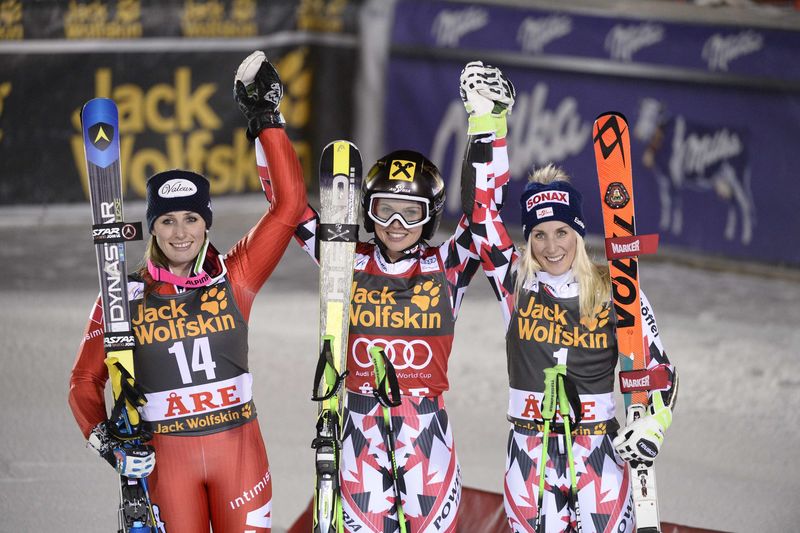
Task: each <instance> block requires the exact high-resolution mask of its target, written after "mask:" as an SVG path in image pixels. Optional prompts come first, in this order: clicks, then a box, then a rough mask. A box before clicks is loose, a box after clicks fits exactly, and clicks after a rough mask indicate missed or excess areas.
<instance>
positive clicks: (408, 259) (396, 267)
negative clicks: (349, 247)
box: [373, 239, 425, 275]
mask: <svg viewBox="0 0 800 533" xmlns="http://www.w3.org/2000/svg"><path fill="white" fill-rule="evenodd" d="M375 240H376V242H377V243H380V241H379V240H378V239H375ZM424 249H425V246H424V245H423V244H422V243H420V244H418V245H417V249H416V250H415V251H414V252H412V253H406V254H405V255H403V257H401V258H400V259H398V260H397V261H391V260H390V259H389V258H388V257H386V253H385V252H384V250H383V248H382V247H381V245H380V244H376V246H375V249H374V251H373V257H374V259H375V263H376V264H377V265H378V268H379V269H380V271H381V272H385V273H386V274H395V275H396V274H402V273H403V272H406V271H408V269H409V268H411V267H412V266H414V265H416V264H417V262H418V261H419V258H420V257H421V256H422V252H423V250H424Z"/></svg>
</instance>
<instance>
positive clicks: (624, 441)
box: [613, 393, 672, 466]
mask: <svg viewBox="0 0 800 533" xmlns="http://www.w3.org/2000/svg"><path fill="white" fill-rule="evenodd" d="M670 424H672V409H670V408H669V407H667V406H665V405H664V402H663V400H662V399H661V394H659V393H655V394H653V405H651V406H650V413H649V414H646V415H644V416H642V417H641V418H639V419H638V420H634V421H633V422H631V423H630V424H628V426H627V427H626V428H625V429H623V430H621V431H620V433H619V434H618V435H617V436H616V437H615V438H614V441H613V444H614V448H616V450H617V453H619V455H620V457H622V459H623V460H625V461H627V462H629V463H634V464H635V463H644V464H645V465H647V466H649V465H651V464H652V463H653V459H655V458H656V456H657V455H658V452H659V450H660V449H661V445H662V444H663V443H664V433H665V432H666V431H667V428H668V427H669V426H670Z"/></svg>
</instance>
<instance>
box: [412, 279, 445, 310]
mask: <svg viewBox="0 0 800 533" xmlns="http://www.w3.org/2000/svg"><path fill="white" fill-rule="evenodd" d="M440 292H441V286H439V285H434V283H433V281H431V280H428V281H426V282H425V283H422V284H420V285H415V286H414V296H412V297H411V303H412V304H416V306H417V307H419V308H420V309H421V310H422V311H427V310H428V309H430V308H431V307H436V306H437V305H439V293H440Z"/></svg>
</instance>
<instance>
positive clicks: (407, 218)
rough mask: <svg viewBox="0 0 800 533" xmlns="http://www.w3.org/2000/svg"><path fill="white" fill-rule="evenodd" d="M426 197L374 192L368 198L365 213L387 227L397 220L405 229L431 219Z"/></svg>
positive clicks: (420, 224) (415, 226)
mask: <svg viewBox="0 0 800 533" xmlns="http://www.w3.org/2000/svg"><path fill="white" fill-rule="evenodd" d="M428 205H429V204H428V200H427V198H422V197H421V196H405V195H403V196H398V195H396V194H392V193H375V194H373V195H372V196H371V197H370V199H369V209H368V210H367V214H368V215H369V218H371V219H372V220H373V221H374V222H375V223H376V224H379V225H381V226H383V227H384V228H388V227H389V226H390V225H391V223H392V222H394V221H395V220H397V221H398V222H400V224H402V225H403V227H404V228H406V229H414V228H418V227H419V226H422V225H424V224H425V223H426V222H428V221H429V220H430V219H431V213H430V209H429V207H428Z"/></svg>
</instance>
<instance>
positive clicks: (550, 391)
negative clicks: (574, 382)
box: [535, 367, 558, 533]
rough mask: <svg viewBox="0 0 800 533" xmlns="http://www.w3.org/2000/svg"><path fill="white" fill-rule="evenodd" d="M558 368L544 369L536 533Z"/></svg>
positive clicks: (539, 517) (540, 524)
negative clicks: (542, 423) (542, 428)
mask: <svg viewBox="0 0 800 533" xmlns="http://www.w3.org/2000/svg"><path fill="white" fill-rule="evenodd" d="M557 375H558V374H557V371H556V367H552V368H545V369H544V396H543V397H542V419H543V420H544V432H543V433H542V459H541V460H540V461H539V468H538V470H539V494H538V495H537V497H536V500H537V507H538V509H537V513H536V528H535V529H536V532H537V533H541V531H542V530H541V527H542V504H543V502H544V466H545V463H546V462H547V443H548V442H549V440H550V421H551V420H552V419H553V417H554V416H556V385H557V382H556V376H557Z"/></svg>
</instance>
